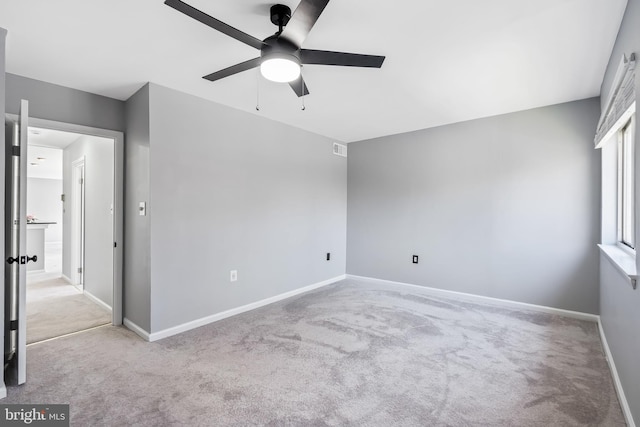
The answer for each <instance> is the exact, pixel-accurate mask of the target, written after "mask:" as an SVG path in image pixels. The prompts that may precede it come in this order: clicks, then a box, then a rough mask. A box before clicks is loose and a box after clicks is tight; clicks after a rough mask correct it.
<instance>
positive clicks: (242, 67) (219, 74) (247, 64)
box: [203, 58, 260, 82]
mask: <svg viewBox="0 0 640 427" xmlns="http://www.w3.org/2000/svg"><path fill="white" fill-rule="evenodd" d="M259 65H260V58H253V59H250V60H248V61H244V62H241V63H239V64H236V65H232V66H231V67H229V68H225V69H224V70H220V71H216V72H215V73H211V74H208V75H206V76H204V77H203V79H207V80H210V81H212V82H215V81H216V80H220V79H224V78H225V77H229V76H232V75H234V74H238V73H241V72H243V71H247V70H250V69H252V68H255V67H257V66H259Z"/></svg>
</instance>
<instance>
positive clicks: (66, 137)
mask: <svg viewBox="0 0 640 427" xmlns="http://www.w3.org/2000/svg"><path fill="white" fill-rule="evenodd" d="M81 136H82V135H80V134H77V133H72V132H64V131H59V130H54V129H43V128H38V127H34V126H29V135H28V137H27V143H28V147H27V177H29V178H44V179H62V151H63V150H64V149H65V148H66V147H67V146H68V145H70V144H71V143H73V142H75V141H76V140H77V139H78V138H80V137H81Z"/></svg>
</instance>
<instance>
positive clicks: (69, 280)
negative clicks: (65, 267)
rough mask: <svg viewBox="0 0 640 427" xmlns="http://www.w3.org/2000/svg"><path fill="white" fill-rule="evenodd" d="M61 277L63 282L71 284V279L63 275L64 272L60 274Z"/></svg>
mask: <svg viewBox="0 0 640 427" xmlns="http://www.w3.org/2000/svg"><path fill="white" fill-rule="evenodd" d="M60 277H61V278H62V280H64V281H65V282H67V283H68V284H70V285H73V283H71V279H69V278H68V277H67V276H65V275H64V274H62V275H61V276H60Z"/></svg>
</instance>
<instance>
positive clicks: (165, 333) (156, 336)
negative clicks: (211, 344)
mask: <svg viewBox="0 0 640 427" xmlns="http://www.w3.org/2000/svg"><path fill="white" fill-rule="evenodd" d="M345 278H346V275H344V274H343V275H341V276H337V277H334V278H332V279H328V280H324V281H322V282H318V283H314V284H312V285H309V286H305V287H304V288H299V289H295V290H293V291H289V292H285V293H283V294H280V295H276V296H273V297H270V298H266V299H263V300H260V301H256V302H252V303H250V304H246V305H243V306H240V307H236V308H232V309H231V310H227V311H223V312H221V313H217V314H213V315H211V316H207V317H203V318H201V319H197V320H193V321H191V322H187V323H183V324H182V325H178V326H174V327H171V328H167V329H164V330H162V331H158V332H153V333H151V334H149V338H148V340H149V341H157V340H160V339H162V338H167V337H170V336H172V335H176V334H179V333H182V332H186V331H189V330H191V329H195V328H199V327H200V326H204V325H208V324H209V323H213V322H217V321H218V320H222V319H226V318H228V317H231V316H235V315H236V314H241V313H245V312H247V311H250V310H255V309H256V308H260V307H264V306H265V305H269V304H273V303H274V302H278V301H282V300H284V299H287V298H291V297H293V296H296V295H300V294H303V293H305V292H309V291H312V290H314V289H318V288H321V287H323V286H327V285H330V284H332V283H335V282H339V281H340V280H344V279H345ZM125 320H126V319H125ZM125 325H126V323H125ZM134 332H135V331H134ZM138 335H140V334H139V333H138ZM140 336H142V335H140Z"/></svg>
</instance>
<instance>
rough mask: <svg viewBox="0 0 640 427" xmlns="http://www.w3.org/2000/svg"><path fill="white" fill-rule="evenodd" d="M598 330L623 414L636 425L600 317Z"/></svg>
mask: <svg viewBox="0 0 640 427" xmlns="http://www.w3.org/2000/svg"><path fill="white" fill-rule="evenodd" d="M598 331H600V340H601V341H602V348H603V349H604V354H605V357H606V358H607V363H608V364H609V370H610V371H611V376H612V377H613V385H614V387H615V389H616V393H617V394H618V400H619V401H620V406H621V407H622V414H623V415H624V419H625V421H626V422H627V425H628V426H629V427H636V423H635V422H634V421H633V414H632V413H631V408H630V407H629V402H628V401H627V397H626V396H625V395H624V389H623V388H622V383H621V382H620V377H619V376H618V370H617V369H616V364H615V362H614V361H613V355H612V354H611V349H610V348H609V344H608V343H607V337H606V336H605V334H604V328H603V327H602V321H601V320H600V319H598Z"/></svg>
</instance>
